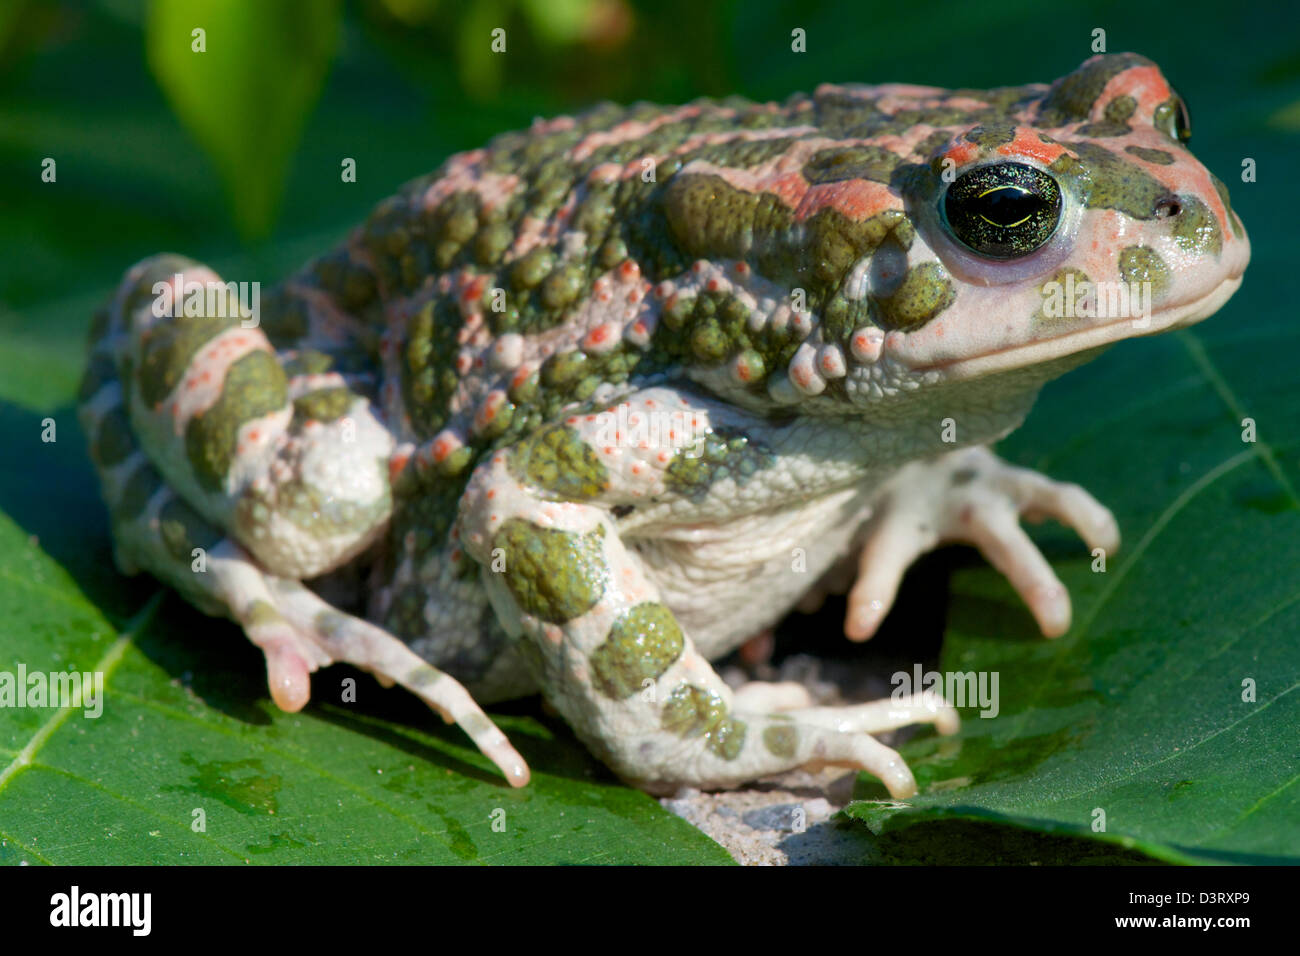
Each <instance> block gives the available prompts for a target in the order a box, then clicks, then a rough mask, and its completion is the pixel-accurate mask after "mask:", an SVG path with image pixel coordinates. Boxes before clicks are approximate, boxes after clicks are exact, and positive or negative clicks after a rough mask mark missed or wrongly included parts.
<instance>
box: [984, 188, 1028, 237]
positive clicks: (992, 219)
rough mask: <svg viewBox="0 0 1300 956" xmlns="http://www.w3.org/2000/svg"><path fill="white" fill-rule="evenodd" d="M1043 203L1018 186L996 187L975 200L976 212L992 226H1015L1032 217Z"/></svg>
mask: <svg viewBox="0 0 1300 956" xmlns="http://www.w3.org/2000/svg"><path fill="white" fill-rule="evenodd" d="M1042 204H1043V201H1042V200H1041V199H1039V198H1038V197H1037V196H1035V195H1034V194H1033V193H1031V192H1029V191H1028V190H1025V189H1021V188H1020V187H1019V186H998V187H996V188H994V189H990V190H989V191H988V192H986V193H985V194H984V195H983V196H980V197H979V199H978V200H977V209H976V211H977V212H978V213H979V214H980V216H981V217H983V218H984V219H985V220H987V221H988V222H989V223H990V224H992V225H994V226H1004V227H1007V226H1016V225H1019V224H1020V223H1022V222H1024V221H1025V220H1026V219H1028V218H1029V217H1030V216H1032V215H1033V214H1034V213H1035V212H1036V211H1037V210H1038V209H1039V207H1040V206H1042Z"/></svg>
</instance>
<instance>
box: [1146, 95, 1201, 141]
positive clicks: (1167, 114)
mask: <svg viewBox="0 0 1300 956" xmlns="http://www.w3.org/2000/svg"><path fill="white" fill-rule="evenodd" d="M1153 121H1154V123H1155V127H1156V129H1158V130H1160V131H1161V132H1162V133H1164V134H1165V135H1166V136H1169V137H1171V138H1172V139H1176V140H1178V142H1180V143H1185V142H1187V141H1188V140H1189V139H1191V138H1192V114H1191V113H1189V112H1188V111H1187V104H1186V103H1185V102H1184V101H1183V98H1182V97H1181V96H1179V95H1178V94H1177V93H1175V94H1174V95H1173V96H1171V97H1170V98H1169V99H1167V100H1165V101H1164V102H1163V103H1161V104H1160V105H1159V106H1157V107H1156V112H1155V116H1154V117H1153Z"/></svg>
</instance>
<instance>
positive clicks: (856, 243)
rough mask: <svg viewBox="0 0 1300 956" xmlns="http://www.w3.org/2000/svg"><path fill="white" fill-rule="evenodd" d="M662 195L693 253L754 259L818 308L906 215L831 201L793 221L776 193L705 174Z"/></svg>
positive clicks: (683, 245) (673, 227)
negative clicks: (870, 212) (858, 210)
mask: <svg viewBox="0 0 1300 956" xmlns="http://www.w3.org/2000/svg"><path fill="white" fill-rule="evenodd" d="M663 202H664V214H665V216H666V217H667V220H668V227H669V230H670V232H671V233H672V235H673V237H674V239H675V240H676V242H677V246H678V247H679V248H680V249H681V250H682V251H683V252H684V253H686V254H687V255H688V256H691V257H698V258H704V259H711V260H717V259H753V260H754V262H755V265H756V268H757V270H758V272H759V273H760V274H762V275H764V276H767V277H768V278H770V279H772V280H773V281H776V282H780V283H783V284H785V285H787V286H789V287H790V288H794V287H796V286H798V287H800V288H806V289H808V291H809V300H810V306H811V307H812V308H814V309H815V308H817V307H818V306H819V305H820V304H821V302H822V300H823V299H824V298H825V297H826V295H827V294H829V292H831V291H832V290H833V289H834V288H836V287H838V285H839V284H840V282H841V281H842V280H843V278H844V276H845V274H846V273H847V272H848V270H849V269H850V268H852V266H853V264H854V263H855V262H857V261H858V260H859V259H861V258H862V257H864V256H866V255H869V254H871V253H872V252H874V251H875V249H876V247H877V246H879V245H880V243H881V242H883V241H884V240H885V238H886V237H887V236H889V235H890V233H892V232H894V230H895V229H898V228H900V227H901V226H902V225H903V224H904V223H905V222H906V215H905V213H904V212H903V210H901V209H887V210H884V211H882V212H880V213H877V214H876V215H874V216H872V217H871V218H869V219H865V220H862V221H856V220H850V219H849V218H848V217H846V216H845V215H844V214H843V213H841V212H840V211H839V210H838V209H834V208H831V207H826V208H823V209H820V210H818V211H817V212H816V213H814V214H813V215H812V216H810V217H808V218H807V219H805V220H804V221H803V222H800V223H796V222H795V221H794V215H793V213H792V212H791V210H790V209H789V208H788V207H786V206H785V205H784V204H783V203H782V202H781V200H780V199H779V198H778V197H776V196H775V195H773V194H771V193H748V192H744V191H743V190H739V189H736V188H735V187H734V186H732V185H731V184H729V183H728V182H726V181H725V180H724V179H722V177H720V176H715V175H712V174H705V173H699V174H694V175H687V176H677V177H674V179H673V180H672V182H670V183H669V184H668V188H667V189H666V190H665V193H664V200H663Z"/></svg>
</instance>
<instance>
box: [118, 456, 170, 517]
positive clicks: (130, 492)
mask: <svg viewBox="0 0 1300 956" xmlns="http://www.w3.org/2000/svg"><path fill="white" fill-rule="evenodd" d="M162 485H163V480H162V475H160V474H158V472H157V470H155V469H154V467H153V465H151V464H149V463H148V462H146V461H142V462H140V464H139V465H137V466H136V467H135V470H134V471H132V472H131V476H130V477H129V478H127V480H126V484H125V486H123V488H122V499H121V500H120V501H119V502H118V505H117V507H116V508H114V509H113V517H114V518H116V519H117V520H119V521H130V520H131V519H133V518H138V517H139V516H140V515H142V514H144V509H145V505H147V504H148V503H149V499H150V498H152V497H153V496H154V494H155V493H157V491H158V489H159V488H161V487H162Z"/></svg>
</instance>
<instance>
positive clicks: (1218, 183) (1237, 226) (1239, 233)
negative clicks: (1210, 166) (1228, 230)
mask: <svg viewBox="0 0 1300 956" xmlns="http://www.w3.org/2000/svg"><path fill="white" fill-rule="evenodd" d="M1210 182H1212V183H1214V191H1215V192H1217V193H1218V194H1219V200H1220V201H1221V202H1222V203H1223V210H1224V212H1225V213H1227V215H1228V222H1229V223H1230V224H1231V227H1232V234H1233V235H1234V236H1236V237H1237V238H1238V239H1240V238H1242V237H1243V236H1245V235H1246V231H1245V230H1244V229H1243V228H1242V227H1241V220H1240V219H1238V218H1237V214H1236V213H1235V212H1233V211H1232V200H1230V199H1229V198H1228V187H1227V186H1225V185H1224V183H1223V180H1221V179H1219V177H1218V176H1216V175H1214V173H1210Z"/></svg>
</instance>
